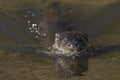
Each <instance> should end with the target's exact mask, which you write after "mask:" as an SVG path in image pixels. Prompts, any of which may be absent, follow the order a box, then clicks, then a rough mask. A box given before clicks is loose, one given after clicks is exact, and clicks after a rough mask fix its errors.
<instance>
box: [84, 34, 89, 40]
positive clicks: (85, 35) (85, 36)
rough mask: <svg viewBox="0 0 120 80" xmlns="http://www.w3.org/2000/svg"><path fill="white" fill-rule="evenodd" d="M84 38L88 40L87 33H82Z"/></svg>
mask: <svg viewBox="0 0 120 80" xmlns="http://www.w3.org/2000/svg"><path fill="white" fill-rule="evenodd" d="M84 38H85V39H86V40H87V41H88V34H87V33H85V34H84Z"/></svg>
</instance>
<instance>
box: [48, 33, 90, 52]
mask: <svg viewBox="0 0 120 80" xmlns="http://www.w3.org/2000/svg"><path fill="white" fill-rule="evenodd" d="M87 44H88V35H87V34H86V33H85V34H83V33H81V32H77V31H66V32H62V33H60V34H59V33H56V34H55V41H54V44H53V45H52V46H51V47H50V49H51V50H52V51H55V50H58V51H61V52H62V53H63V54H75V53H77V52H80V51H82V50H85V49H86V47H87Z"/></svg>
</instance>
